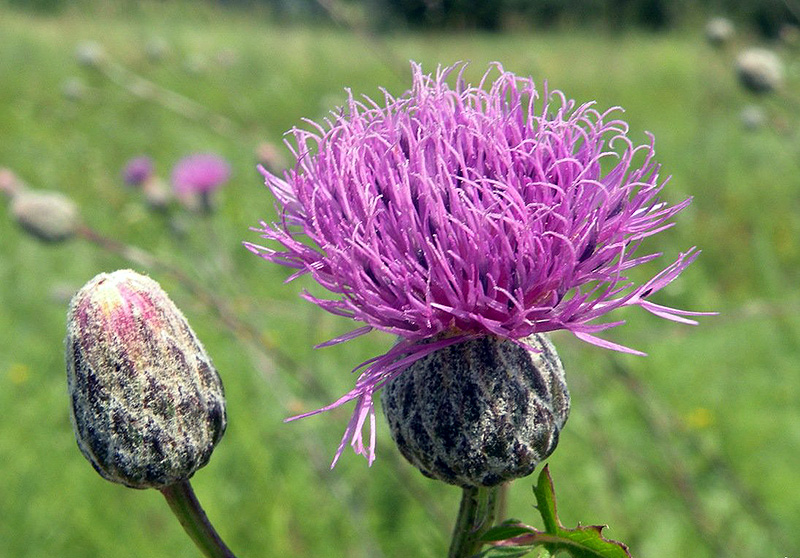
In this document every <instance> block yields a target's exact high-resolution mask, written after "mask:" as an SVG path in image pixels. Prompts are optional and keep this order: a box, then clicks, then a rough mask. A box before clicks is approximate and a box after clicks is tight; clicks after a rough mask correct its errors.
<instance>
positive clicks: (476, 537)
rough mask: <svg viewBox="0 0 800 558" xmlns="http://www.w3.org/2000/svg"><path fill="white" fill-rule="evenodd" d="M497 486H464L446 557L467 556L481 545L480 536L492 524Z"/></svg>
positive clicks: (460, 557) (477, 550) (475, 551)
mask: <svg viewBox="0 0 800 558" xmlns="http://www.w3.org/2000/svg"><path fill="white" fill-rule="evenodd" d="M498 492H499V488H498V487H491V488H486V487H471V488H464V489H463V493H462V496H461V507H460V508H459V510H458V519H457V520H456V526H455V528H454V529H453V540H452V541H451V543H450V552H449V553H448V554H447V556H448V558H469V557H470V556H474V555H475V554H477V553H478V552H479V551H480V549H481V546H482V543H481V542H480V538H481V536H482V535H483V534H484V533H485V532H486V531H487V530H488V529H489V528H490V527H492V525H493V524H494V519H495V512H496V509H497V500H498V497H497V496H498Z"/></svg>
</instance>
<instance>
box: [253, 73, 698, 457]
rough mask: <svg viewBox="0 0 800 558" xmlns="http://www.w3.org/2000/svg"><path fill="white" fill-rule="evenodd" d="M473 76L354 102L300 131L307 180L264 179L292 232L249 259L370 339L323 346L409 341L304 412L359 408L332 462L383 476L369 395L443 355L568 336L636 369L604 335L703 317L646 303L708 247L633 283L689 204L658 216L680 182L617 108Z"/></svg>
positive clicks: (268, 234) (296, 176)
mask: <svg viewBox="0 0 800 558" xmlns="http://www.w3.org/2000/svg"><path fill="white" fill-rule="evenodd" d="M463 69H464V66H455V67H450V68H444V69H442V68H440V69H439V71H438V72H437V74H436V76H435V77H434V76H430V75H425V74H423V72H422V69H421V67H420V66H419V65H416V64H415V65H413V77H414V80H413V87H412V89H411V90H410V91H409V92H407V93H405V94H404V95H402V96H401V97H398V98H394V97H392V96H391V95H390V94H389V93H387V92H385V91H384V103H383V104H380V103H377V102H375V101H372V100H370V99H369V98H364V99H363V100H362V101H359V100H356V99H355V98H354V97H353V96H352V94H350V97H349V100H348V102H347V105H346V106H345V107H343V109H342V110H341V111H340V113H337V114H334V113H332V117H331V119H326V121H325V122H326V125H327V126H321V125H317V124H315V123H313V122H310V121H309V124H311V125H312V127H313V130H311V131H309V130H301V129H296V128H295V129H294V130H293V131H292V133H293V135H294V138H295V141H296V146H294V147H292V150H293V153H294V155H295V157H296V159H297V165H296V167H295V168H294V169H293V170H289V171H287V172H286V173H285V174H284V177H283V178H280V177H278V176H275V175H272V174H270V173H269V172H267V171H265V170H263V169H262V173H263V174H264V176H265V178H266V184H267V186H268V187H269V188H270V189H271V190H272V192H273V194H274V195H275V197H276V198H277V200H278V204H279V207H278V209H279V212H280V215H281V219H280V222H279V223H273V224H268V223H266V222H263V221H262V222H261V225H260V227H258V228H255V229H254V230H256V231H257V232H259V233H260V234H261V235H262V238H264V239H267V240H270V241H273V242H275V243H277V244H280V245H281V246H282V249H277V250H276V249H274V248H270V247H265V246H259V245H256V244H252V243H245V245H246V246H247V247H248V248H249V249H250V250H251V251H253V252H255V253H256V254H258V255H260V256H261V257H263V258H264V259H266V260H269V261H272V262H275V263H279V264H282V265H285V266H288V267H291V268H295V269H296V270H297V272H296V273H295V274H294V275H292V277H291V278H295V277H297V276H299V275H301V274H304V273H308V274H310V275H311V276H312V277H313V278H314V279H315V280H316V281H317V282H318V283H319V284H320V285H322V286H323V287H325V288H326V289H327V290H329V291H330V292H332V293H334V294H335V295H337V296H336V297H335V298H333V299H332V300H322V299H319V298H316V297H314V296H312V295H311V294H310V293H308V292H304V293H303V296H304V298H306V299H307V300H310V301H311V302H313V303H314V304H317V305H318V306H320V307H321V308H324V309H325V310H327V311H329V312H332V313H334V314H337V315H341V316H347V317H350V318H353V319H354V320H358V321H361V322H364V323H365V324H366V325H365V326H364V327H361V328H358V329H356V330H355V331H353V332H351V333H350V334H348V335H345V336H343V337H341V338H338V339H335V340H333V341H331V342H329V343H326V344H331V343H336V342H341V341H345V340H348V339H351V338H353V337H355V336H357V335H360V334H363V333H366V332H368V331H370V330H372V329H379V330H382V331H385V332H388V333H392V334H396V335H398V336H399V337H400V342H399V343H398V344H397V345H395V346H394V347H393V348H392V349H391V350H390V351H389V352H387V353H386V354H384V355H382V356H379V357H377V358H375V359H372V360H370V361H367V362H366V363H364V364H362V365H361V366H360V367H359V368H363V371H362V374H361V376H360V377H359V379H358V381H357V384H356V387H355V388H354V389H353V390H352V391H350V392H349V393H347V394H346V395H344V396H343V397H342V398H340V399H339V400H338V401H336V402H334V403H333V404H332V405H329V406H327V407H324V408H323V409H319V410H317V411H314V412H312V413H308V414H314V413H318V412H320V411H323V410H328V409H331V408H333V407H336V406H338V405H341V404H342V403H344V402H347V401H350V400H352V399H357V400H358V401H357V405H356V410H355V412H354V415H353V418H352V419H351V421H350V424H349V426H348V428H347V431H346V433H345V437H344V438H343V440H342V444H341V445H340V447H339V450H338V451H337V454H336V458H335V459H334V463H335V461H336V459H338V457H339V455H340V454H341V452H342V449H343V447H344V445H345V444H346V442H347V440H348V439H350V441H351V445H352V446H353V447H354V449H355V450H356V452H357V453H361V454H363V455H365V456H367V457H368V458H369V460H370V462H371V461H372V459H374V444H375V438H374V428H375V427H374V421H375V418H374V410H373V406H372V395H373V392H374V391H375V390H377V389H379V388H380V387H381V386H382V385H383V384H385V383H386V381H387V380H389V379H390V378H392V377H394V376H395V375H397V374H400V373H402V371H403V369H404V368H405V367H406V366H407V365H408V364H409V363H411V362H413V361H414V360H416V359H418V358H421V357H422V356H424V355H426V354H428V353H430V352H432V351H435V350H437V349H439V348H441V347H444V346H447V345H449V344H452V343H456V342H459V341H463V340H465V339H468V338H473V337H479V336H482V335H494V336H497V337H500V338H505V339H511V340H515V341H517V342H522V341H521V340H523V339H524V338H526V337H528V336H530V335H532V334H534V333H542V332H547V331H552V330H558V329H566V330H569V331H571V332H572V333H574V334H575V335H576V336H577V337H579V338H580V339H583V340H585V341H588V342H590V343H593V344H595V345H599V346H601V347H605V348H610V349H615V350H622V351H625V352H630V353H636V352H637V351H633V350H632V349H628V348H625V347H622V346H620V345H616V344H614V343H611V342H608V341H605V340H602V339H600V338H598V337H595V336H594V335H593V334H594V333H596V332H598V331H601V330H604V329H607V328H609V327H612V326H615V325H618V324H620V323H622V322H612V323H594V322H595V320H596V319H597V318H599V317H601V316H602V315H603V314H606V313H607V312H610V311H611V310H614V309H615V308H620V307H623V306H632V305H636V306H641V307H643V308H645V309H646V310H649V311H650V312H652V313H654V314H656V315H658V316H660V317H662V318H667V319H671V320H675V321H680V322H685V323H694V322H693V321H692V320H689V319H687V318H684V317H682V316H685V315H689V314H693V313H691V312H685V311H679V310H675V309H671V308H667V307H664V306H660V305H657V304H655V303H652V302H650V301H649V300H647V299H648V297H650V295H652V294H653V293H655V292H657V291H659V290H660V289H661V288H663V287H664V286H666V285H667V284H669V283H670V282H671V281H672V280H674V279H675V278H676V277H677V276H678V275H679V274H680V273H681V272H682V271H683V269H685V268H686V267H687V266H688V265H689V264H690V263H691V261H692V260H694V258H695V257H696V255H697V253H698V252H697V251H695V250H694V248H692V249H690V250H688V251H687V252H686V253H683V254H681V255H680V256H679V257H678V259H677V261H675V262H674V263H672V264H671V265H669V266H668V267H666V268H665V269H663V270H662V271H661V272H660V273H658V274H657V275H656V276H654V277H653V278H652V279H650V280H649V281H647V282H646V283H644V284H642V285H636V284H635V283H633V282H632V281H630V280H629V279H628V278H627V277H626V272H627V271H628V270H629V269H631V268H633V267H635V266H638V265H641V264H643V263H645V262H649V261H651V260H653V259H654V258H656V257H658V256H659V255H660V254H657V253H656V254H648V255H644V256H634V252H635V251H636V248H637V247H638V245H639V244H640V242H641V241H642V240H643V239H644V238H646V237H648V236H651V235H653V234H655V233H657V232H659V231H662V230H664V229H666V228H668V227H670V226H671V223H669V220H670V219H671V218H672V217H673V216H674V215H675V214H676V213H677V212H679V211H680V210H681V209H683V208H684V207H686V206H687V205H688V204H689V202H690V200H689V199H687V200H685V201H683V202H681V203H679V204H677V205H669V204H668V203H664V202H662V201H660V200H659V198H658V193H659V191H660V190H661V188H662V187H663V186H664V184H665V182H666V181H665V180H660V179H659V176H658V171H659V165H658V164H657V163H656V162H655V161H654V159H653V157H654V150H653V140H652V137H650V142H649V143H648V144H644V145H634V143H633V142H632V141H631V140H630V138H628V126H627V124H626V123H625V122H624V121H622V120H619V119H617V118H615V117H614V115H615V114H616V112H618V109H611V110H608V111H606V112H602V113H601V112H598V111H597V110H595V109H594V108H593V103H586V104H582V105H577V104H576V103H575V101H572V100H568V99H567V98H566V97H565V96H564V95H563V94H562V93H561V92H559V91H553V92H550V93H547V92H545V94H544V95H543V96H542V97H540V95H539V93H538V91H537V89H536V87H535V85H534V83H533V81H532V79H530V78H521V77H518V76H516V75H514V74H512V73H509V72H505V71H504V70H503V68H502V67H501V66H500V65H499V64H495V65H494V66H493V68H490V69H489V71H487V73H486V74H485V75H484V77H483V79H482V80H481V81H480V83H479V84H478V85H477V86H471V85H466V84H465V83H464V79H463ZM454 71H456V75H455V82H456V85H455V88H451V86H450V85H449V84H448V82H447V78H448V76H449V75H450V74H453V72H454ZM493 71H496V72H498V73H499V76H497V77H496V79H494V80H493V81H492V77H491V76H492V73H493ZM634 159H636V161H639V163H638V164H636V162H635V161H634ZM304 237H307V238H304ZM307 239H310V240H311V241H312V242H311V243H309V242H308V240H307ZM440 334H444V335H440ZM434 336H439V338H438V340H437V341H435V342H433V343H419V341H421V340H425V339H429V338H431V337H434ZM308 414H307V415H308ZM307 415H302V416H307ZM367 417H369V418H370V423H371V426H370V440H369V443H368V444H367V447H365V445H364V441H363V438H362V429H363V427H364V425H365V422H366V419H367ZM297 418H299V417H297Z"/></svg>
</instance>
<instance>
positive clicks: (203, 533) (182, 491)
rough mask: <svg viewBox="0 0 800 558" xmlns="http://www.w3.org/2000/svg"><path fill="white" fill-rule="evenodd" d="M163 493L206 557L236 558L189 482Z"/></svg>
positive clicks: (178, 484) (186, 481) (168, 488)
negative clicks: (209, 518)
mask: <svg viewBox="0 0 800 558" xmlns="http://www.w3.org/2000/svg"><path fill="white" fill-rule="evenodd" d="M161 493H162V494H163V495H164V498H166V499H167V503H168V504H169V507H170V508H171V509H172V513H174V514H175V516H176V517H177V518H178V521H180V522H181V525H182V526H183V529H184V530H185V531H186V533H187V534H188V535H189V536H190V537H191V538H192V540H193V541H194V544H196V545H197V548H199V549H200V550H201V551H202V552H203V554H204V555H205V556H207V557H208V558H236V556H235V555H234V554H233V552H231V551H230V549H229V548H228V547H227V546H225V543H224V542H222V539H221V538H220V536H219V535H218V534H217V531H216V530H215V529H214V526H213V525H211V522H210V521H209V520H208V517H207V516H206V512H204V511H203V507H202V506H201V505H200V502H199V501H198V500H197V497H196V496H195V495H194V490H192V485H191V484H189V481H188V480H185V481H181V482H178V483H175V484H173V485H170V486H167V487H166V488H162V489H161Z"/></svg>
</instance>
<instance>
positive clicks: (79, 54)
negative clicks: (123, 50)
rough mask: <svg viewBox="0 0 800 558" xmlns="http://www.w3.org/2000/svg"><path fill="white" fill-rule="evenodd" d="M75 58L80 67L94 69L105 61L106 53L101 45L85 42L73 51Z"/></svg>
mask: <svg viewBox="0 0 800 558" xmlns="http://www.w3.org/2000/svg"><path fill="white" fill-rule="evenodd" d="M75 58H76V59H77V60H78V64H80V65H81V66H87V67H89V68H96V67H98V66H100V65H102V64H104V63H105V61H106V52H105V50H104V49H103V45H101V44H100V43H97V42H94V41H86V42H83V43H81V44H79V45H78V46H77V48H76V49H75Z"/></svg>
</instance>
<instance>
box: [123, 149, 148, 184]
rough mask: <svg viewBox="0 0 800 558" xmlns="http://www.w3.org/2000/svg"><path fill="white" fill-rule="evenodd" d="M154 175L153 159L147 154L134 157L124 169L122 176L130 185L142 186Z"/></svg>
mask: <svg viewBox="0 0 800 558" xmlns="http://www.w3.org/2000/svg"><path fill="white" fill-rule="evenodd" d="M151 176H153V160H152V159H151V158H150V157H148V156H147V155H142V156H139V157H134V158H133V159H131V160H130V161H128V162H127V163H126V164H125V168H124V169H122V178H123V180H125V184H127V185H128V186H141V185H142V184H144V183H145V182H146V181H147V180H148V179H149V178H150V177H151Z"/></svg>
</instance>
